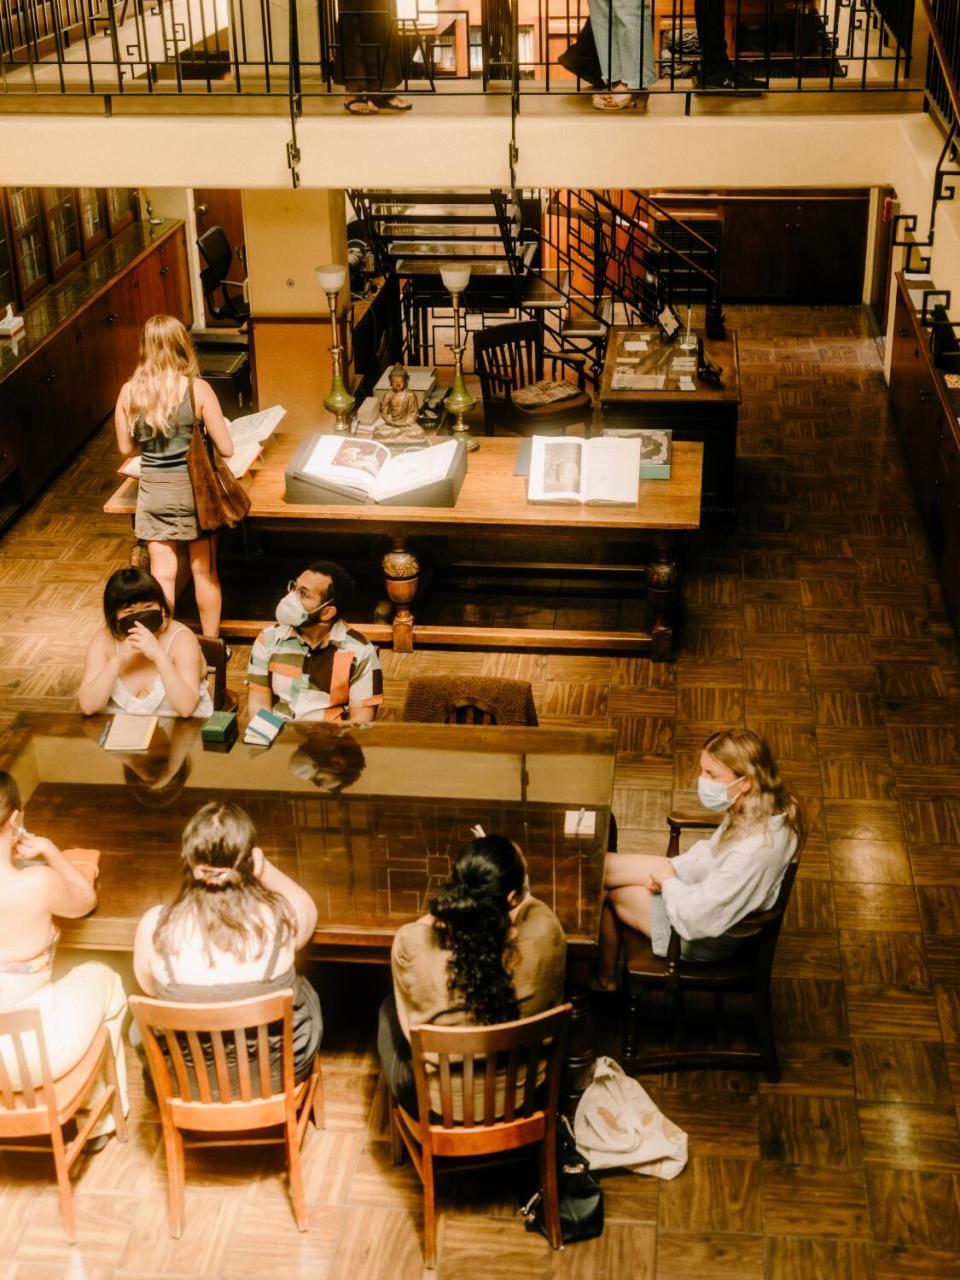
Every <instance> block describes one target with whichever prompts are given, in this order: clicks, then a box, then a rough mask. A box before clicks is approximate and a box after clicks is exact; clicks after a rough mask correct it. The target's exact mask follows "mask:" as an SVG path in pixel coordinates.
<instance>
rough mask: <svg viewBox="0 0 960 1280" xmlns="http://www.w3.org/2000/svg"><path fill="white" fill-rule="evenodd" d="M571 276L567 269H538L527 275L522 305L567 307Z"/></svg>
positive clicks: (521, 300)
mask: <svg viewBox="0 0 960 1280" xmlns="http://www.w3.org/2000/svg"><path fill="white" fill-rule="evenodd" d="M569 284H570V276H569V273H568V272H566V271H537V272H533V273H532V274H531V275H529V276H528V277H527V280H526V283H525V285H524V287H523V297H522V298H521V299H520V305H521V307H537V308H539V307H565V306H566V305H567V289H568V287H569Z"/></svg>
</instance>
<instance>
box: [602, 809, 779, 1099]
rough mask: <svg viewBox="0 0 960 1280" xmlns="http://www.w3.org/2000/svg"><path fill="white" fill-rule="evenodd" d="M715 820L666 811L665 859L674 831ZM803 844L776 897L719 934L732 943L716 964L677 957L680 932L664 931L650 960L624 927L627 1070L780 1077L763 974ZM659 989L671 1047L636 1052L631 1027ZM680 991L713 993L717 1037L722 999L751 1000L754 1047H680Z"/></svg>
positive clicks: (705, 826) (642, 941)
mask: <svg viewBox="0 0 960 1280" xmlns="http://www.w3.org/2000/svg"><path fill="white" fill-rule="evenodd" d="M719 822H720V819H719V818H717V819H713V818H705V817H690V816H684V815H682V814H670V816H669V817H668V818H667V823H668V824H669V827H670V842H669V846H668V848H667V857H669V858H673V857H676V855H677V854H678V853H679V851H680V834H681V832H682V831H684V830H703V831H712V830H714V829H715V828H716V827H717V826H718V824H719ZM801 852H802V846H801V845H798V846H797V849H796V852H795V853H794V855H793V858H792V859H791V861H790V864H789V865H788V867H787V869H786V871H785V872H784V876H783V880H782V881H781V883H780V892H779V893H778V895H777V900H776V902H775V903H774V905H773V906H772V907H771V908H770V909H769V910H768V911H753V912H751V913H750V915H748V916H745V917H744V918H743V919H742V920H740V921H739V922H738V923H737V924H735V925H733V926H732V928H730V929H728V930H727V932H726V933H725V934H724V935H723V936H724V937H725V938H731V939H735V940H736V941H737V942H738V943H739V946H738V947H737V950H736V951H735V952H734V953H733V954H732V955H731V956H730V957H728V958H727V959H725V960H718V961H697V960H682V959H681V958H680V945H681V938H680V935H679V934H678V933H677V932H676V931H675V930H671V933H670V943H669V946H668V948H667V954H666V956H655V955H654V954H653V951H652V950H651V947H650V939H649V938H648V937H646V936H645V935H644V934H642V933H638V932H636V931H635V930H633V929H629V928H624V930H623V965H624V987H625V991H626V996H627V1008H626V1013H625V1018H624V1026H623V1057H624V1059H625V1062H626V1063H629V1068H630V1070H631V1071H637V1070H646V1069H648V1068H656V1067H659V1066H668V1065H673V1064H677V1063H681V1064H682V1063H691V1064H692V1063H695V1062H696V1063H699V1064H700V1065H704V1066H718V1067H748V1068H750V1067H753V1068H756V1067H760V1068H761V1069H762V1070H763V1072H764V1075H765V1076H766V1078H767V1080H769V1081H771V1082H772V1083H774V1082H776V1081H777V1080H779V1079H780V1064H779V1061H778V1059H777V1046H776V1041H775V1038H774V1034H773V1009H772V1003H771V998H770V975H771V971H772V969H773V957H774V954H775V952H776V948H777V939H778V938H779V936H780V927H781V925H782V924H783V915H784V912H785V911H786V909H787V903H788V902H789V900H790V892H791V890H792V889H793V882H794V880H795V879H796V875H797V869H798V867H799V865H800V854H801ZM651 989H659V990H661V991H663V992H664V993H665V995H666V997H667V999H668V1000H669V1001H670V1002H671V1004H672V1011H673V1027H672V1036H671V1039H672V1044H671V1047H669V1048H667V1049H664V1050H663V1051H660V1052H652V1053H647V1052H642V1053H638V1051H637V1042H636V1041H637V1028H638V1019H639V1015H640V1001H641V998H642V995H643V993H644V992H645V991H649V990H651ZM687 991H701V992H709V993H712V995H713V997H714V1008H715V1011H716V1014H717V1021H718V1024H719V1028H720V1031H721V1034H722V1035H723V1033H724V1032H725V1024H724V1013H725V1008H724V997H725V996H726V995H727V994H730V993H744V994H747V995H750V996H751V997H752V1011H753V1031H754V1035H755V1038H756V1044H757V1047H756V1048H755V1049H727V1048H725V1047H720V1048H714V1049H686V1048H684V1047H683V995H684V993H685V992H687ZM721 1044H723V1040H722V1041H721Z"/></svg>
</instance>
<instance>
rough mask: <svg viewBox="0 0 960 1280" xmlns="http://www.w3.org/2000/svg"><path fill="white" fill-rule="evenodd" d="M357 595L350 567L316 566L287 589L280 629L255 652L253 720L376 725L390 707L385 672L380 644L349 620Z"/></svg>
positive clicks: (250, 674) (260, 639)
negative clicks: (382, 709)
mask: <svg viewBox="0 0 960 1280" xmlns="http://www.w3.org/2000/svg"><path fill="white" fill-rule="evenodd" d="M352 596H353V582H352V580H351V578H350V576H349V574H347V573H346V571H345V570H344V569H342V568H341V567H340V565H338V564H333V563H332V562H331V561H329V560H317V561H315V562H314V563H313V564H312V565H310V567H309V568H308V569H304V571H303V572H302V573H301V574H300V576H299V577H297V578H295V579H294V580H292V581H291V582H289V583H287V594H286V595H285V596H284V597H283V599H282V600H281V601H280V603H279V604H278V605H277V611H276V617H277V625H276V626H273V627H266V628H265V629H264V630H263V631H261V632H260V634H259V635H258V636H257V639H256V641H255V642H254V645H253V648H252V650H251V651H250V662H249V665H248V667H247V684H248V686H249V689H250V695H249V702H248V709H249V715H250V716H251V717H253V716H255V715H256V714H257V712H258V711H273V712H274V713H275V714H276V715H279V716H282V717H283V718H284V719H285V720H351V721H353V722H354V723H362V722H364V721H371V720H373V719H374V718H375V717H376V714H377V708H378V707H379V706H380V703H381V702H382V701H383V674H382V672H381V670H380V659H379V658H378V657H377V651H376V649H374V647H373V645H372V644H370V643H369V642H368V640H367V639H366V637H365V636H362V635H361V634H360V632H359V631H353V630H351V629H350V628H349V627H347V625H346V623H345V622H344V621H343V614H344V613H345V611H346V610H347V609H348V608H349V605H350V601H351V599H352Z"/></svg>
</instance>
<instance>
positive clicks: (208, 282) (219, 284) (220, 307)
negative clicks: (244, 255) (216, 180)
mask: <svg viewBox="0 0 960 1280" xmlns="http://www.w3.org/2000/svg"><path fill="white" fill-rule="evenodd" d="M197 248H198V249H199V250H200V253H201V256H202V257H203V260H204V261H205V262H206V264H207V265H206V266H205V267H203V268H202V269H201V271H200V284H201V286H202V288H203V296H204V298H205V299H206V302H207V306H208V307H209V309H210V314H211V315H212V316H213V318H214V319H215V320H229V321H230V322H231V324H246V322H247V320H248V319H249V318H250V304H249V302H245V301H244V298H243V294H242V292H241V293H240V294H239V295H238V294H236V293H231V292H230V291H229V289H228V288H227V285H232V286H233V287H234V288H236V289H240V290H242V289H243V286H244V283H245V282H244V281H243V280H228V279H227V275H228V273H229V271H230V268H231V267H232V266H233V247H232V245H231V244H230V241H229V240H228V239H227V233H226V232H225V231H224V229H223V227H210V229H209V230H207V231H205V232H204V233H203V235H202V236H200V238H199V239H198V240H197ZM218 294H219V295H220V297H221V299H222V300H221V301H219V302H218V301H217V295H218Z"/></svg>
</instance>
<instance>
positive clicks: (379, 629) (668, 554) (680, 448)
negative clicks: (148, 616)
mask: <svg viewBox="0 0 960 1280" xmlns="http://www.w3.org/2000/svg"><path fill="white" fill-rule="evenodd" d="M301 439H302V437H299V436H293V435H283V434H278V435H276V436H274V437H273V438H272V439H271V440H270V442H269V444H268V448H267V450H266V451H265V454H264V457H263V458H262V459H261V461H260V462H259V463H258V464H257V465H256V466H255V467H254V469H253V471H252V472H251V475H250V478H249V492H250V497H251V499H252V504H253V505H252V507H251V511H250V515H249V516H248V517H247V519H248V523H249V524H251V525H252V526H254V527H259V528H263V529H274V530H284V531H289V532H298V531H299V532H306V533H310V534H318V533H319V532H320V531H321V530H324V531H330V532H339V533H374V534H384V535H386V536H387V537H389V538H390V539H391V541H392V550H391V551H389V552H388V553H387V554H386V555H385V556H384V558H383V569H384V574H385V578H386V589H387V594H388V595H389V597H390V599H391V600H392V601H393V602H394V604H395V605H396V612H395V615H394V618H393V622H392V624H390V625H383V624H377V623H368V622H365V621H361V620H358V619H352V621H354V622H355V623H356V625H357V626H359V627H360V628H361V629H362V630H363V632H364V634H365V635H367V636H368V638H369V639H370V640H372V641H373V642H374V643H391V642H392V644H393V646H394V648H395V649H397V650H399V651H406V652H409V651H410V650H412V648H413V646H414V642H415V641H417V642H420V643H433V644H458V645H481V646H487V645H497V644H501V645H507V646H526V647H536V648H540V647H545V648H584V647H589V648H594V649H604V650H625V651H628V652H638V651H649V652H650V653H651V655H652V656H653V657H654V658H656V659H666V658H669V657H670V655H671V653H672V647H673V627H674V617H675V613H676V610H677V607H678V605H679V601H680V564H679V561H678V558H677V552H676V547H677V537H678V535H679V534H681V533H682V532H683V531H685V530H691V529H696V528H698V526H699V524H700V485H701V469H702V458H703V448H702V446H701V445H700V444H698V443H688V442H683V443H680V444H678V445H677V446H676V447H675V449H674V455H673V474H672V476H671V478H670V479H669V480H646V481H643V482H641V484H640V495H639V501H638V503H637V505H636V506H633V507H614V506H565V505H556V506H553V505H549V504H545V503H537V504H534V505H530V504H528V503H527V497H526V493H527V480H526V477H524V476H516V475H514V474H513V469H514V464H515V462H516V457H517V450H518V447H519V441H518V440H517V439H516V438H498V437H492V438H489V439H484V440H483V442H482V444H481V447H480V449H479V450H478V451H477V452H476V453H474V454H471V455H470V460H469V464H468V470H467V476H466V479H465V480H464V483H463V487H462V489H461V490H460V496H459V498H458V499H457V504H456V506H454V507H393V506H390V507H385V506H377V505H376V504H369V505H363V506H311V505H307V504H297V503H288V502H287V501H286V500H285V498H284V477H283V473H284V468H285V467H286V466H287V464H288V463H289V462H290V460H291V458H292V457H293V454H294V452H295V451H296V449H297V447H298V445H299V444H300V443H301ZM135 505H136V481H133V480H128V481H125V482H124V483H123V484H122V485H121V486H120V488H119V489H118V490H117V491H116V492H115V493H114V494H113V496H112V497H111V498H110V500H109V501H108V502H107V503H106V505H105V507H104V510H105V511H107V512H109V513H112V514H118V515H119V514H124V515H130V514H132V512H133V510H134V507H135ZM479 533H483V534H486V535H495V536H496V537H497V538H501V539H506V540H509V541H512V542H513V543H514V544H515V545H516V546H517V547H518V548H519V554H520V556H521V558H523V559H524V560H530V559H531V556H530V544H531V542H532V541H533V540H534V539H543V538H544V537H547V538H549V536H550V535H551V534H563V535H568V536H569V535H570V534H579V533H582V535H583V545H584V548H585V554H584V559H583V561H582V562H581V563H585V564H589V563H590V556H589V552H590V549H591V547H592V544H593V542H594V541H595V540H596V539H597V538H599V537H602V538H604V539H605V540H610V541H613V542H620V543H626V544H628V545H629V546H631V547H633V548H638V547H642V546H644V545H645V544H648V543H652V545H653V548H654V551H653V555H652V557H651V558H650V559H649V560H648V561H647V562H646V563H639V562H638V563H636V564H635V565H634V566H633V567H634V568H635V569H636V573H637V577H638V579H639V583H638V585H639V586H641V587H645V588H646V593H647V598H648V600H649V602H650V604H651V606H652V609H653V612H654V618H653V625H652V627H651V629H650V631H615V630H606V631H603V630H596V631H556V630H552V629H548V628H530V627H436V626H435V627H428V626H421V625H417V624H415V622H414V617H413V611H412V608H411V605H412V604H413V602H414V600H415V596H416V590H417V584H418V580H419V573H420V566H419V562H418V560H417V558H416V555H415V554H414V552H413V551H411V550H410V547H409V545H408V543H409V540H410V539H411V538H415V537H421V536H441V537H442V536H450V535H453V534H479ZM538 563H539V562H538ZM563 567H571V566H563ZM248 627H249V624H247V626H244V625H243V624H242V623H238V624H231V625H230V626H227V625H225V626H224V628H223V630H224V632H225V633H226V634H232V633H238V632H242V631H244V630H246V629H248Z"/></svg>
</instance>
